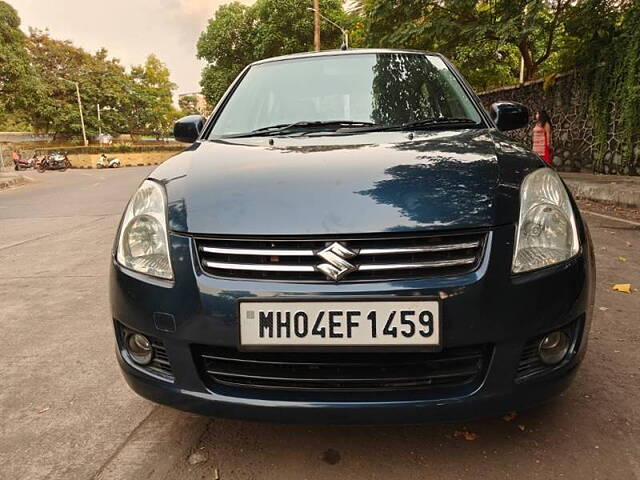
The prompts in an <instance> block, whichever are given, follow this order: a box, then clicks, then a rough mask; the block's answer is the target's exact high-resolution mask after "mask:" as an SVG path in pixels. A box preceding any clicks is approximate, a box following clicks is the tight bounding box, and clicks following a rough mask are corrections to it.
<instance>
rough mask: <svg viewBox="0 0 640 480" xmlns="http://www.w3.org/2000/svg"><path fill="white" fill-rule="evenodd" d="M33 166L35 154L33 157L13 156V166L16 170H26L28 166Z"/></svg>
mask: <svg viewBox="0 0 640 480" xmlns="http://www.w3.org/2000/svg"><path fill="white" fill-rule="evenodd" d="M34 166H35V156H34V157H33V158H22V157H18V158H14V159H13V168H14V169H15V170H17V171H20V170H28V169H29V168H33V167H34Z"/></svg>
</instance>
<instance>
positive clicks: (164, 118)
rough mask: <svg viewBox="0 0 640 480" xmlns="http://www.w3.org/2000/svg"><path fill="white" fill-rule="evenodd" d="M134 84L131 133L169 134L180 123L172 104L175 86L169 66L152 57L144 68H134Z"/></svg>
mask: <svg viewBox="0 0 640 480" xmlns="http://www.w3.org/2000/svg"><path fill="white" fill-rule="evenodd" d="M131 79H132V85H131V86H130V88H131V92H130V95H129V96H128V107H129V109H130V110H131V114H130V115H129V117H128V118H129V128H128V130H129V132H131V133H139V134H142V133H152V134H153V135H155V136H156V137H158V138H159V137H161V136H162V135H164V134H166V133H167V132H168V131H169V130H170V129H171V126H172V125H173V122H175V120H177V118H178V116H179V112H178V111H177V110H176V109H175V108H174V106H173V104H172V93H173V91H174V90H175V89H176V85H175V84H174V83H173V82H172V81H171V79H170V73H169V69H168V68H167V66H166V65H165V64H164V63H162V62H161V61H160V59H158V57H156V56H155V55H149V57H147V61H146V62H145V64H144V65H139V66H136V67H133V68H132V69H131Z"/></svg>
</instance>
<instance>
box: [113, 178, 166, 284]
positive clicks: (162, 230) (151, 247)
mask: <svg viewBox="0 0 640 480" xmlns="http://www.w3.org/2000/svg"><path fill="white" fill-rule="evenodd" d="M166 216H167V214H166V199H165V194H164V190H163V189H162V186H161V185H160V184H158V183H156V182H153V181H151V180H145V181H144V182H143V184H142V185H141V186H140V188H139V189H138V191H137V192H136V193H135V195H134V196H133V198H132V199H131V201H130V202H129V205H128V206H127V209H126V211H125V213H124V217H123V219H122V227H121V229H120V238H119V241H118V253H117V260H118V262H119V263H120V264H121V265H123V266H125V267H127V268H130V269H131V270H135V271H136V272H140V273H144V274H146V275H151V276H154V277H159V278H166V279H172V278H173V270H172V268H171V261H170V259H169V241H168V236H167V226H166Z"/></svg>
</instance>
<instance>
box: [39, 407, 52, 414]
mask: <svg viewBox="0 0 640 480" xmlns="http://www.w3.org/2000/svg"><path fill="white" fill-rule="evenodd" d="M50 408H51V407H46V408H43V409H42V410H38V415H39V414H41V413H44V412H47V411H49V409H50Z"/></svg>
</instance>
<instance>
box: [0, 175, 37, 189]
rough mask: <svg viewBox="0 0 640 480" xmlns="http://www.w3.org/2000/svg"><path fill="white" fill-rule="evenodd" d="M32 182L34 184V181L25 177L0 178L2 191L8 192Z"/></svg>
mask: <svg viewBox="0 0 640 480" xmlns="http://www.w3.org/2000/svg"><path fill="white" fill-rule="evenodd" d="M30 182H33V179H32V178H31V177H27V176H25V175H12V176H10V177H1V176H0V190H6V189H8V188H12V187H18V186H20V185H24V184H25V183H30Z"/></svg>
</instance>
